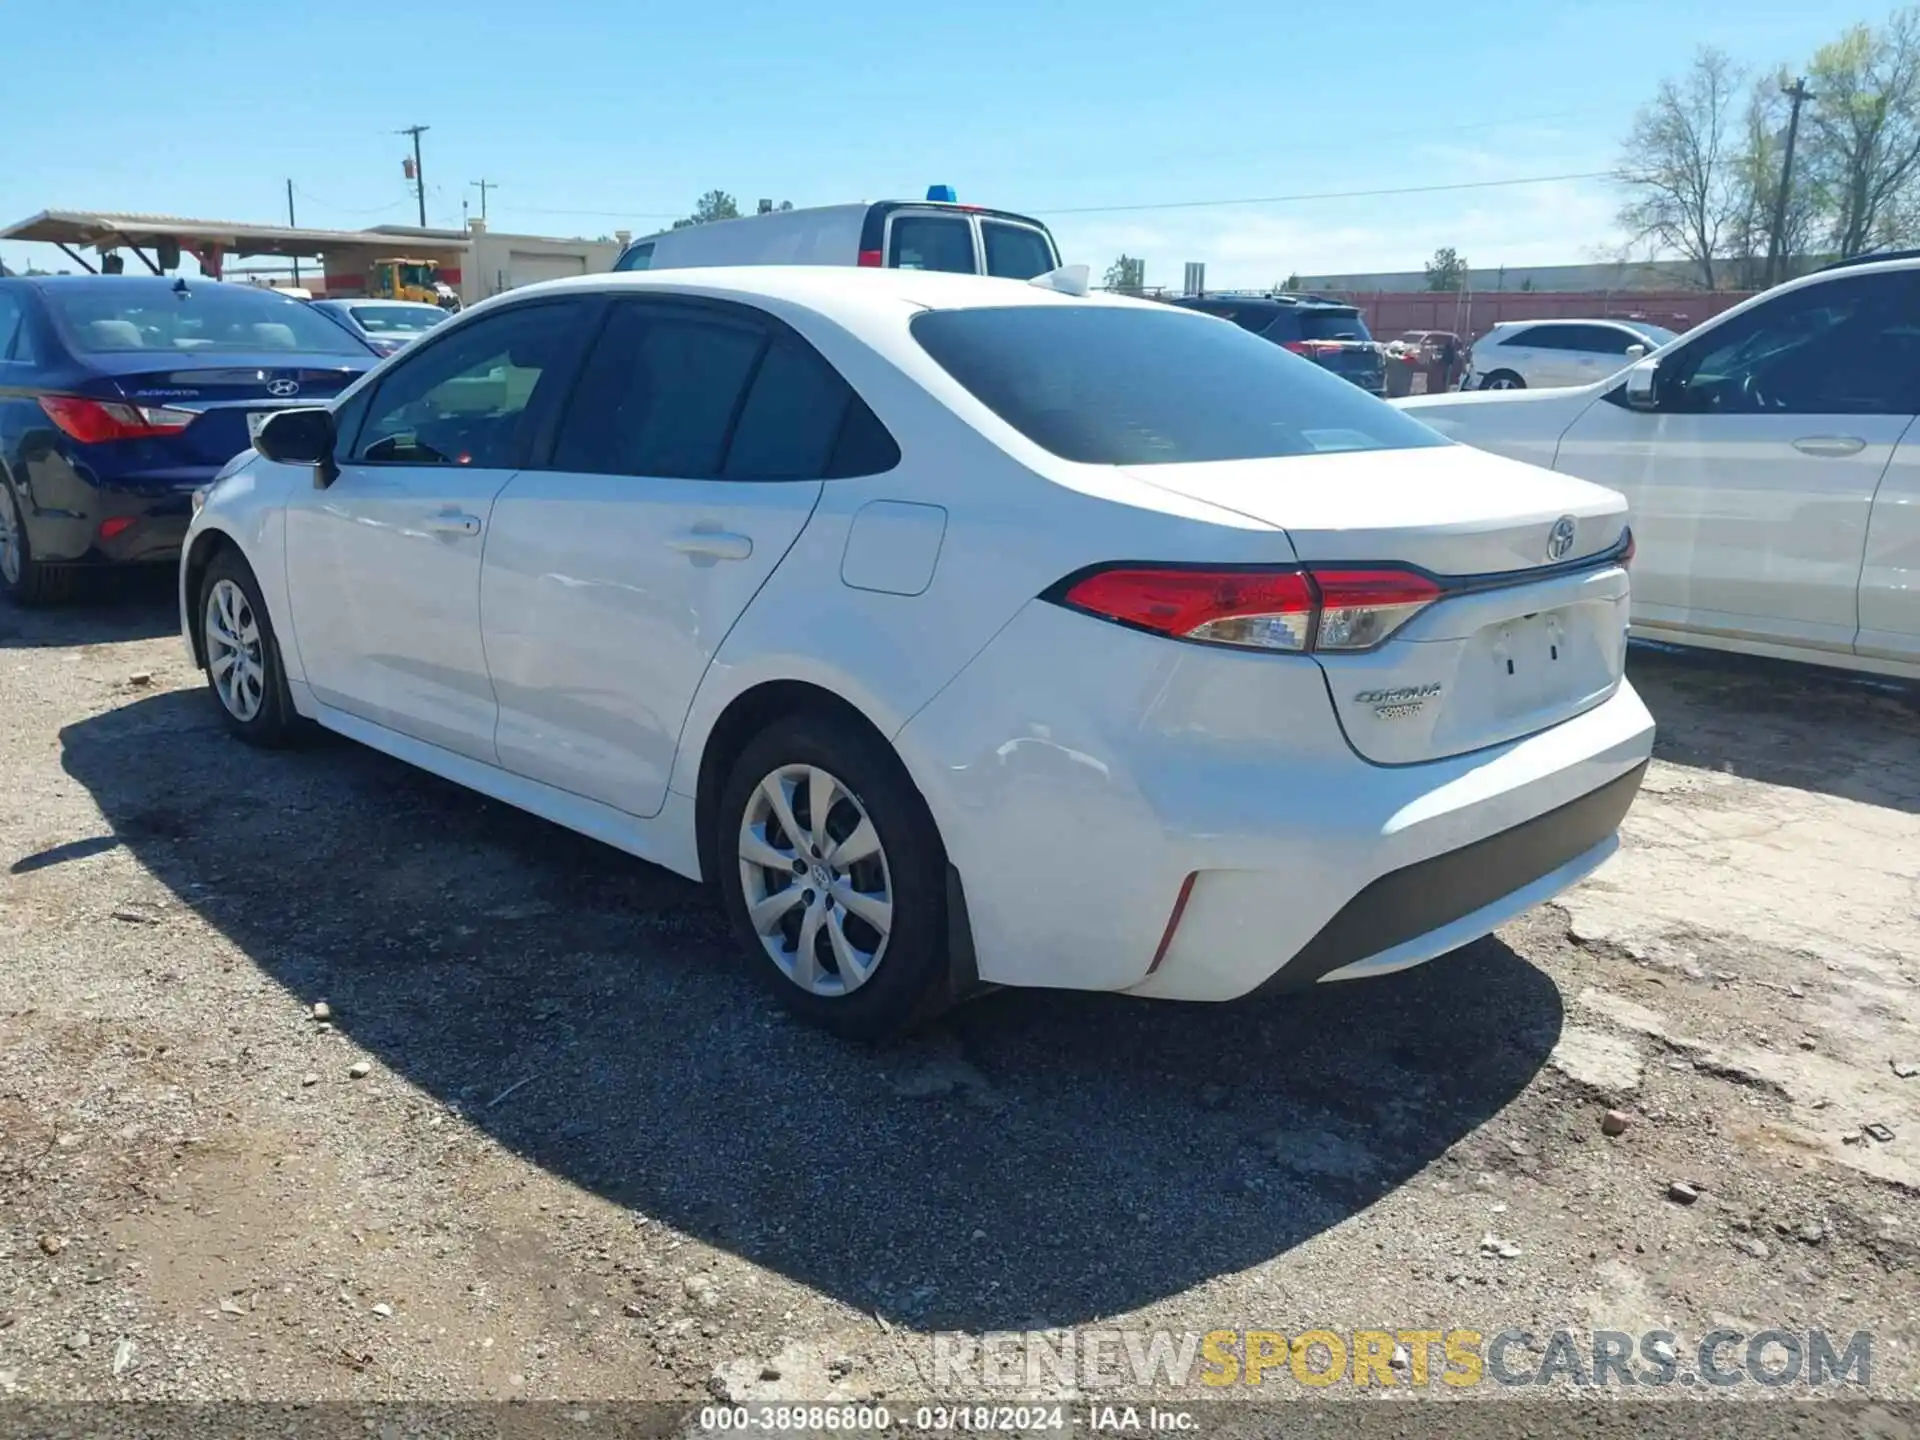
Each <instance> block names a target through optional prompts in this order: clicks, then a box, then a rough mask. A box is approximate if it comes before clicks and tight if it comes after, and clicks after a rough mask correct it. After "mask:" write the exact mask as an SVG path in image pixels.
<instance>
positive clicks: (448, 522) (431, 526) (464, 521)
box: [427, 510, 480, 535]
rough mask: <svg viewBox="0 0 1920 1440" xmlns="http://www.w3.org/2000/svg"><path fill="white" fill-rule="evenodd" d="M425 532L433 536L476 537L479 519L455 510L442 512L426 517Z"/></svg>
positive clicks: (476, 516)
mask: <svg viewBox="0 0 1920 1440" xmlns="http://www.w3.org/2000/svg"><path fill="white" fill-rule="evenodd" d="M427 530H428V531H429V532H430V533H432V534H434V535H478V534H479V533H480V517H479V516H478V515H465V514H462V513H460V512H459V511H457V510H442V511H440V512H439V513H438V514H435V515H429V516H428V517H427Z"/></svg>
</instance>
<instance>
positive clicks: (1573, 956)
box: [0, 584, 1920, 1406]
mask: <svg viewBox="0 0 1920 1440" xmlns="http://www.w3.org/2000/svg"><path fill="white" fill-rule="evenodd" d="M1633 665H1634V678H1635V680H1636V682H1637V683H1638V684H1639V685H1640V686H1641V688H1642V691H1643V693H1644V694H1645V695H1646V697H1647V700H1648V702H1649V704H1650V705H1651V706H1652V708H1653V709H1654V711H1655V713H1656V715H1657V716H1658V718H1659V721H1660V724H1661V738H1660V745H1659V753H1658V758H1657V759H1656V762H1655V764H1654V766H1653V767H1652V769H1651V771H1650V773H1649V777H1648V781H1647V786H1646V790H1645V793H1644V794H1643V796H1642V798H1641V800H1640V801H1639V802H1638V804H1637V805H1636V807H1635V809H1634V811H1633V813H1632V814H1631V815H1630V816H1629V818H1628V821H1627V825H1626V843H1625V846H1624V848H1623V851H1622V853H1621V854H1620V855H1619V856H1618V857H1617V858H1616V859H1615V860H1614V861H1612V862H1611V863H1610V864H1609V865H1608V866H1607V867H1606V868H1605V869H1604V870H1602V871H1601V872H1600V874H1599V875H1598V876H1596V877H1595V878H1594V879H1593V880H1592V881H1590V882H1588V883H1587V884H1586V885H1585V886H1583V887H1581V888H1580V889H1579V890H1578V891H1576V892H1574V893H1573V894H1571V895H1569V896H1568V897H1566V899H1565V902H1564V903H1563V904H1560V905H1555V906H1549V907H1545V908H1543V909H1541V910H1538V911H1536V912H1534V913H1533V914H1530V915H1528V916H1527V917H1525V918H1524V919H1522V920H1521V921H1519V922H1518V923H1516V924H1514V925H1512V926H1509V927H1507V928H1506V929H1505V930H1503V931H1502V932H1501V933H1500V934H1499V935H1498V936H1496V937H1493V938H1490V939H1488V940H1486V941H1483V942H1481V943H1479V944H1476V945H1473V946H1470V947H1468V948H1467V949H1465V950H1463V951H1460V952H1459V953H1457V954H1455V955H1452V956H1449V957H1447V958H1446V959H1444V960H1442V961H1440V962H1437V963H1435V964H1433V965H1430V966H1427V967H1424V968H1422V969H1420V970H1416V971H1413V972H1410V973H1408V974H1406V975H1403V976H1399V977H1394V978H1391V979H1388V980H1384V981H1377V982H1372V983H1367V984H1363V985H1354V986H1342V987H1330V988H1326V989H1324V990H1323V991H1322V992H1320V993H1316V994H1313V995H1310V996H1307V997H1305V998H1301V999H1293V1000H1287V1001H1284V1002H1277V1003H1263V1004H1241V1005H1232V1006H1223V1007H1198V1006H1194V1007H1182V1006H1169V1005H1155V1004H1152V1003H1150V1002H1139V1001H1129V1000H1125V999H1120V998H1116V997H1110V996H1087V995H1073V994H1050V993H1001V994H997V995H994V996H991V997H989V998H987V999H985V1000H983V1001H981V1002H978V1003H976V1004H974V1005H971V1006H969V1007H967V1008H966V1009H964V1010H962V1011H960V1012H959V1013H957V1014H955V1015H954V1016H952V1017H950V1019H949V1020H948V1021H947V1022H946V1023H945V1024H944V1025H943V1026H942V1028H940V1029H939V1030H937V1031H936V1032H934V1033H932V1034H929V1035H926V1036H922V1037H920V1038H918V1039H916V1040H914V1041H913V1042H911V1043H908V1044H905V1045H902V1046H899V1047H896V1048H893V1049H890V1050H885V1051H877V1052H876V1051H869V1050H864V1049H860V1048H856V1047H851V1046H847V1045H844V1044H841V1043H839V1042H836V1041H834V1040H831V1039H829V1038H826V1037H824V1036H822V1035H819V1034H816V1033H814V1032H812V1031H809V1030H807V1029H805V1028H802V1027H801V1026H799V1025H797V1024H795V1023H793V1022H790V1021H789V1020H788V1019H787V1018H786V1016H785V1015H784V1014H783V1013H782V1012H781V1011H780V1010H779V1009H778V1007H777V1006H776V1005H775V1004H774V1003H773V1002H772V1001H771V1000H770V999H769V998H768V997H767V996H766V995H764V994H763V992H762V990H761V989H760V988H759V986H758V985H757V984H756V983H755V981H754V979H753V977H752V976H751V975H749V974H748V973H747V972H746V970H745V969H744V967H743V962H741V961H739V960H736V959H735V958H734V956H733V954H732V952H731V947H730V946H729V944H728V943H727V941H726V938H725V935H724V930H723V926H722V923H721V920H720V917H719V915H718V913H717V911H716V909H715V907H714V904H713V902H712V901H711V900H710V899H709V897H708V896H707V895H706V894H705V892H703V891H702V890H701V889H700V888H699V887H696V886H694V885H691V884H688V883H687V882H685V881H683V880H680V879H678V878H676V877H674V876H671V875H669V874H667V873H665V872H663V871H660V870H656V869H653V868H651V867H649V866H646V865H643V864H640V863H638V862H636V861H633V860H630V859H628V858H626V857H624V856H622V855H620V854H617V853H616V852H614V851H611V850H608V849H605V848H603V847H600V846H598V845H596V844H593V843H592V842H589V841H586V840H583V839H579V838H577V837H575V836H572V835H571V834H568V833H566V832H563V831H560V830H557V829H555V828H553V827H551V826H549V825H546V824H544V823H543V822H540V821H537V820H533V819H531V818H528V817H526V816H524V815H521V814H519V813H517V812H515V811H513V810H510V809H508V808H506V807H504V806H500V805H497V804H494V803H491V802H489V801H485V800H482V799H479V798H477V797H475V796H472V795H470V794H468V793H466V792H463V791H461V790H458V789H456V788H454V787H453V786H450V785H447V784H444V783H442V782H440V781H438V780H435V779H433V778H431V777H429V776H426V775H423V774H420V773H418V772H415V771H412V770H409V769H407V768H406V767H404V766H402V765H400V764H398V763H396V762H393V761H390V760H388V759H385V758H384V757H381V756H379V755H376V754H374V753H372V752H370V751H367V750H364V749H360V748H358V747H356V746H354V745H351V744H349V743H347V742H344V741H338V740H332V739H327V738H321V739H319V740H317V741H316V743H314V744H313V745H311V746H310V747H308V748H305V749H302V750H300V751H296V752H292V753H285V754H272V755H268V754H260V753H255V752H253V751H249V750H247V749H245V748H244V747H242V746H240V745H238V744H235V743H232V742H230V741H228V740H227V739H226V738H225V737H224V736H223V735H222V734H221V733H220V731H219V727H218V725H217V723H216V720H215V717H214V713H213V711H212V709H211V701H210V700H208V698H207V697H206V696H205V695H204V693H203V692H202V690H201V688H200V681H199V677H198V675H197V674H196V672H194V671H193V670H192V669H191V668H190V667H189V665H188V662H187V660H186V658H185V656H184V654H183V652H182V648H181V645H180V643H179V641H178V639H177V637H176V635H175V634H174V617H173V613H172V610H171V605H170V596H169V594H168V592H167V591H166V589H165V586H164V584H162V585H160V586H157V587H144V586H140V587H131V588H129V589H127V590H126V591H124V592H123V593H120V594H118V595H116V596H113V597H109V598H107V599H103V600H96V601H93V602H90V603H86V604H83V605H80V606H78V607H76V608H72V609H65V610H59V611H54V612H47V613H38V614H22V613H20V612H17V611H11V610H5V609H0V720H3V721H4V723H3V724H0V774H4V776H5V777H6V778H5V785H4V788H0V866H5V867H6V869H5V871H4V873H0V956H3V957H4V961H3V962H0V1395H8V1396H13V1397H16V1398H19V1399H25V1400H60V1399H77V1398H120V1399H162V1398H173V1399H181V1398H184V1399H209V1398H246V1399H255V1400H285V1401H294V1400H300V1401H309V1400H322V1399H353V1400H372V1399H393V1398H411V1399H433V1400H461V1399H485V1398H496V1399H497V1398H529V1399H531V1398H540V1397H565V1398H574V1399H578V1398H591V1399H594V1400H606V1399H615V1398H652V1399H670V1400H679V1401H684V1402H687V1403H689V1404H693V1403H698V1402H700V1401H702V1400H705V1399H707V1398H708V1397H709V1396H711V1395H714V1394H722V1395H727V1396H737V1397H749V1396H752V1397H761V1396H765V1397H782V1396H791V1397H797V1398H809V1399H821V1398H827V1397H849V1398H856V1399H875V1398H878V1399H883V1400H886V1401H889V1402H890V1403H893V1404H895V1405H896V1406H898V1405H903V1404H906V1403H908V1402H910V1401H911V1400H913V1399H914V1398H917V1397H925V1396H927V1395H928V1394H929V1393H930V1379H929V1375H930V1355H931V1341H930V1338H929V1337H930V1333H931V1332H934V1331H966V1332H975V1333H978V1332H986V1331H994V1330H1007V1329H1012V1330H1029V1329H1043V1328H1049V1327H1086V1326H1111V1327H1126V1328H1130V1329H1131V1328H1140V1329H1149V1328H1164V1329H1169V1330H1174V1331H1182V1332H1185V1331H1207V1330H1212V1329H1216V1328H1248V1327H1251V1328H1271V1329H1275V1330H1280V1331H1283V1332H1287V1333H1295V1332H1298V1331H1300V1330H1304V1329H1307V1328H1313V1327H1321V1328H1327V1329H1332V1330H1335V1331H1348V1330H1351V1329H1354V1328H1367V1327H1373V1326H1383V1327H1386V1328H1408V1327H1423V1326H1430V1327H1434V1328H1446V1327H1452V1326H1468V1327H1473V1328H1476V1329H1480V1330H1482V1331H1485V1332H1488V1333H1492V1332H1494V1331H1498V1330H1502V1329H1507V1328H1525V1329H1529V1330H1533V1331H1535V1332H1539V1333H1545V1332H1549V1331H1552V1330H1554V1329H1556V1328H1559V1327H1572V1328H1575V1329H1579V1330H1585V1329H1587V1328H1593V1327H1598V1328H1612V1329H1621V1330H1628V1331H1644V1330H1650V1329H1671V1330H1673V1331H1675V1332H1678V1333H1679V1334H1681V1335H1683V1336H1698V1335H1700V1334H1702V1333H1704V1332H1706V1331H1708V1330H1711V1329H1713V1328H1714V1327H1715V1326H1717V1325H1728V1326H1732V1327H1734V1328H1737V1329H1740V1330H1743V1331H1747V1332H1754V1331H1758V1330H1763V1329H1766V1328H1769V1327H1773V1326H1782V1327H1786V1328H1789V1329H1793V1328H1798V1329H1801V1330H1803V1331H1804V1329H1805V1328H1806V1327H1809V1326H1824V1327H1825V1328H1827V1329H1829V1330H1832V1331H1836V1332H1840V1333H1842V1334H1845V1333H1847V1332H1851V1331H1855V1330H1870V1331H1872V1332H1873V1334H1874V1342H1873V1344H1874V1349H1873V1371H1872V1385H1873V1389H1874V1390H1876V1391H1880V1392H1882V1393H1885V1394H1897V1395H1913V1394H1916V1393H1920V1389H1917V1388H1916V1387H1917V1385H1920V1362H1917V1361H1916V1350H1915V1345H1916V1340H1920V1321H1916V1313H1915V1312H1916V1305H1915V1296H1916V1294H1920V1283H1917V1281H1920V1276H1916V1270H1917V1269H1920V1263H1917V1262H1920V1226H1917V1225H1916V1214H1915V1210H1916V1207H1915V1206H1914V1204H1913V1199H1914V1194H1915V1191H1916V1189H1920V1077H1914V1076H1912V1075H1911V1071H1912V1070H1913V1068H1914V1067H1915V1066H1916V1065H1920V1001H1917V1000H1916V979H1917V978H1920V973H1917V971H1916V966H1917V965H1920V960H1917V959H1916V956H1920V886H1917V885H1916V880H1915V876H1916V875H1920V748H1917V747H1916V743H1915V742H1916V739H1920V705H1916V702H1915V701H1914V699H1913V698H1912V697H1911V696H1909V695H1906V694H1904V693H1901V692H1899V691H1897V690H1892V689H1888V688H1884V687H1874V686H1870V685H1863V684H1861V683H1859V682H1853V681H1847V680H1844V679H1839V678H1836V677H1830V676H1824V675H1820V674H1815V673H1811V672H1800V671H1795V670H1791V669H1787V668H1781V667H1759V666H1752V665H1742V664H1733V663H1730V662H1724V661H1711V660H1703V659H1701V658H1699V657H1681V656H1677V655H1673V654H1669V653H1664V652H1659V651H1653V650H1648V651H1644V652H1636V654H1635V657H1634V662H1633ZM321 1006H324V1007H325V1009H320V1008H319V1007H321ZM1610 1108H1614V1109H1617V1110H1619V1111H1620V1112H1621V1116H1622V1118H1623V1119H1624V1122H1625V1128H1624V1131H1623V1133H1620V1134H1618V1135H1609V1134H1606V1133H1603V1116H1604V1115H1605V1113H1606V1112H1607V1111H1608V1110H1609V1109H1610ZM1866 1126H1875V1127H1885V1128H1884V1129H1876V1130H1875V1131H1873V1132H1871V1133H1868V1132H1866V1131H1864V1130H1863V1127H1866ZM1876 1134H1877V1135H1882V1136H1888V1137H1890V1138H1887V1139H1877V1138H1874V1136H1875V1135H1876ZM1675 1182H1682V1183H1683V1184H1684V1185H1686V1186H1689V1187H1691V1190H1690V1191H1679V1190H1675V1189H1674V1188H1673V1186H1674V1184H1675ZM1688 1194H1691V1195H1692V1196H1693V1197H1694V1198H1692V1199H1691V1200H1686V1199H1685V1196H1686V1195H1688ZM1683 1201H1684V1203H1683ZM1115 1393H1117V1394H1120V1395H1122V1396H1123V1397H1125V1396H1132V1397H1133V1398H1144V1397H1146V1396H1147V1395H1148V1394H1149V1393H1153V1394H1157V1395H1158V1396H1159V1397H1160V1398H1163V1399H1165V1398H1177V1397H1178V1396H1180V1395H1188V1396H1198V1395H1202V1394H1210V1393H1212V1392H1208V1391H1203V1390H1201V1389H1200V1388H1199V1387H1197V1386H1189V1387H1188V1389H1186V1390H1184V1391H1178V1390H1171V1389H1167V1388H1165V1387H1161V1388H1160V1389H1158V1390H1157V1391H1153V1392H1149V1391H1147V1390H1143V1389H1139V1388H1137V1387H1133V1388H1129V1387H1122V1388H1121V1389H1120V1390H1119V1391H1117V1392H1115ZM1747 1393H1752V1392H1751V1391H1749V1392H1747Z"/></svg>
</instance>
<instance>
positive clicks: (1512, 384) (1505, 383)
mask: <svg viewBox="0 0 1920 1440" xmlns="http://www.w3.org/2000/svg"><path fill="white" fill-rule="evenodd" d="M1480 388H1481V389H1482V390H1524V389H1526V388H1527V382H1526V381H1525V380H1523V379H1521V378H1520V376H1519V375H1518V374H1516V373H1515V372H1514V371H1512V370H1496V371H1494V372H1493V373H1492V374H1491V375H1489V376H1487V378H1486V379H1484V380H1482V381H1481V382H1480Z"/></svg>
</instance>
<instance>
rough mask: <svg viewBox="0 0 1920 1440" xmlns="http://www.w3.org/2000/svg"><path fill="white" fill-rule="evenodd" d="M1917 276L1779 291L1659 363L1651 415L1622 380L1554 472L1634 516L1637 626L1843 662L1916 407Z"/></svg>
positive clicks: (1565, 444)
mask: <svg viewBox="0 0 1920 1440" xmlns="http://www.w3.org/2000/svg"><path fill="white" fill-rule="evenodd" d="M1916 274H1920V272H1912V271H1904V272H1896V273H1882V274H1869V275H1840V276H1836V277H1834V278H1833V279H1831V280H1825V281H1822V282H1820V283H1818V284H1815V285H1811V286H1804V287H1799V288H1795V289H1792V290H1788V291H1785V292H1782V293H1780V294H1778V295H1776V296H1773V297H1772V298H1770V299H1768V300H1766V301H1764V302H1763V303H1761V304H1759V305H1757V306H1755V307H1753V308H1752V309H1749V310H1744V311H1742V312H1740V313H1739V314H1737V315H1734V316H1732V317H1731V318H1730V319H1728V320H1726V321H1724V322H1721V323H1718V324H1714V325H1711V326H1708V327H1706V328H1704V329H1703V330H1701V331H1700V332H1698V333H1696V334H1695V335H1693V336H1690V337H1688V339H1687V340H1686V341H1684V342H1682V343H1681V344H1679V345H1676V346H1674V347H1673V348H1671V349H1669V350H1668V351H1666V352H1664V353H1663V354H1662V356H1661V357H1660V360H1659V368H1658V371H1657V378H1656V384H1655V390H1654V397H1653V400H1654V408H1652V409H1651V410H1637V409H1631V408H1629V407H1628V406H1627V404H1626V401H1625V392H1624V386H1623V387H1622V388H1620V389H1616V390H1614V391H1612V392H1610V393H1609V394H1608V395H1607V396H1606V397H1605V398H1604V399H1600V400H1597V401H1595V402H1594V403H1593V404H1592V405H1591V406H1589V407H1588V408H1587V409H1586V411H1585V412H1583V413H1582V414H1581V416H1580V417H1579V418H1578V419H1577V420H1576V421H1575V422H1574V423H1573V425H1572V426H1571V427H1570V428H1569V429H1568V431H1567V433H1566V435H1565V436H1564V437H1563V438H1562V440H1561V442H1560V450H1559V455H1558V459H1557V461H1556V468H1557V469H1560V470H1564V471H1567V472H1569V473H1571V474H1574V475H1579V476H1581V477H1583V478H1585V479H1589V480H1596V481H1599V482H1600V483H1601V484H1604V485H1611V486H1613V487H1614V488H1616V489H1618V490H1621V491H1623V492H1624V493H1625V494H1626V496H1627V499H1628V501H1629V502H1630V503H1631V505H1632V515H1633V529H1634V535H1635V537H1636V539H1637V541H1638V544H1639V550H1638V554H1637V556H1636V559H1635V561H1634V582H1633V586H1634V588H1633V618H1634V621H1635V623H1636V624H1637V625H1640V626H1642V627H1646V626H1655V627H1662V628H1671V629H1680V630H1691V631H1699V632H1705V633H1708V634H1714V635H1720V636H1727V637H1733V638H1741V639H1748V640H1758V641H1763V642H1766V641H1771V642H1775V643H1780V644H1787V645H1795V646H1811V647H1815V648H1821V649H1829V650H1838V651H1847V650H1851V649H1852V648H1853V645H1854V637H1855V633H1856V631H1857V630H1858V629H1859V628H1860V625H1861V618H1860V609H1859V603H1858V591H1859V584H1860V576H1861V563H1862V553H1863V551H1864V548H1865V545H1866V540H1867V529H1868V520H1869V515H1870V513H1871V510H1872V506H1873V499H1874V494H1875V491H1876V489H1877V488H1878V486H1879V484H1880V480H1881V476H1882V474H1883V472H1885V470H1886V469H1887V463H1888V459H1889V457H1890V456H1891V455H1892V453H1893V450H1894V446H1895V445H1896V443H1897V442H1898V441H1899V439H1900V437H1901V435H1902V433H1903V432H1905V430H1906V429H1907V427H1908V425H1909V424H1910V423H1911V422H1912V419H1913V416H1914V413H1915V411H1916V409H1920V395H1916V393H1915V387H1914V382H1913V376H1914V373H1915V370H1914V362H1913V359H1912V352H1913V350H1914V347H1915V345H1916V343H1917V342H1920V282H1917V281H1916V278H1915V277H1916Z"/></svg>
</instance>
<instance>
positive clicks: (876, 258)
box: [840, 250, 883, 270]
mask: <svg viewBox="0 0 1920 1440" xmlns="http://www.w3.org/2000/svg"><path fill="white" fill-rule="evenodd" d="M840 253H841V254H842V255H844V254H846V253H847V252H846V251H844V250H842V251H841V252H840ZM860 264H861V265H863V266H865V267H866V268H867V269H869V270H879V269H881V268H883V267H882V261H881V258H880V252H879V251H878V250H862V251H861V252H860Z"/></svg>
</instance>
